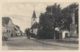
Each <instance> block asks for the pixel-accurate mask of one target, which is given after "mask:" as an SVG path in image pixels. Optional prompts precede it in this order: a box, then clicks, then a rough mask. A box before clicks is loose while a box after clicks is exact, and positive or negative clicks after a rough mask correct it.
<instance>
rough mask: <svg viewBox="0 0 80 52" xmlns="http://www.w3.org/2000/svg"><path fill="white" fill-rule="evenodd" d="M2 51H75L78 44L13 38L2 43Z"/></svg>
mask: <svg viewBox="0 0 80 52" xmlns="http://www.w3.org/2000/svg"><path fill="white" fill-rule="evenodd" d="M2 48H4V49H9V50H46V49H47V50H75V49H78V44H73V43H59V42H55V41H52V40H48V39H47V40H37V39H33V38H31V39H27V37H13V38H10V39H9V40H8V41H3V46H2Z"/></svg>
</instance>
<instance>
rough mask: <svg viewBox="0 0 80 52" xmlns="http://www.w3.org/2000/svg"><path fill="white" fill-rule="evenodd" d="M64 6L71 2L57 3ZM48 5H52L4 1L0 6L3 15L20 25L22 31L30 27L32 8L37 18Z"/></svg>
mask: <svg viewBox="0 0 80 52" xmlns="http://www.w3.org/2000/svg"><path fill="white" fill-rule="evenodd" d="M57 4H60V5H61V8H64V7H66V6H68V5H70V4H71V3H69V2H68V3H67V2H65V3H57ZM48 5H54V2H52V3H26V2H25V3H5V4H3V6H2V10H3V16H9V17H10V18H11V19H12V21H13V23H14V24H16V25H18V26H20V28H21V30H22V31H24V30H25V28H29V27H31V17H32V13H33V10H35V12H36V15H37V18H39V16H40V13H44V12H45V8H46V7H47V6H48Z"/></svg>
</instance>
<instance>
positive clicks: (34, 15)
mask: <svg viewBox="0 0 80 52" xmlns="http://www.w3.org/2000/svg"><path fill="white" fill-rule="evenodd" d="M32 18H36V13H35V10H34V11H33V16H32Z"/></svg>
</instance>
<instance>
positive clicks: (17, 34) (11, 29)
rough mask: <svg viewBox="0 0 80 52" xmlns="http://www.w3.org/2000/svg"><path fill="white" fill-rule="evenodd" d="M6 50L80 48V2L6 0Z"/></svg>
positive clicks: (3, 27)
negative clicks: (79, 13) (21, 0)
mask: <svg viewBox="0 0 80 52" xmlns="http://www.w3.org/2000/svg"><path fill="white" fill-rule="evenodd" d="M2 11H3V12H2V13H3V16H2V50H78V49H79V24H78V23H79V22H78V19H79V15H78V12H79V3H77V2H12V3H11V2H6V3H4V4H3V5H2Z"/></svg>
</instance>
